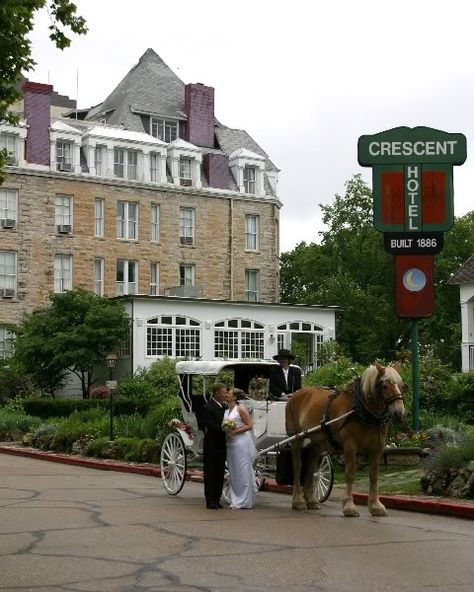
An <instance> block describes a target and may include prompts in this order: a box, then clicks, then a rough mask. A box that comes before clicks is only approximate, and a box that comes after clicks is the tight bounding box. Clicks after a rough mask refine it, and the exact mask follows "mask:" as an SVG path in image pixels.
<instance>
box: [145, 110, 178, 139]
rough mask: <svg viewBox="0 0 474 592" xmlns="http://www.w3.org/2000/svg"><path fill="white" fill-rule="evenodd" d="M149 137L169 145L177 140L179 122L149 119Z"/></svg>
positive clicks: (155, 118)
mask: <svg viewBox="0 0 474 592" xmlns="http://www.w3.org/2000/svg"><path fill="white" fill-rule="evenodd" d="M150 135H151V136H154V137H155V138H158V139H159V140H161V141H162V142H166V143H167V144H170V143H171V142H173V141H174V140H177V139H178V138H179V121H178V120H174V119H160V118H157V117H150Z"/></svg>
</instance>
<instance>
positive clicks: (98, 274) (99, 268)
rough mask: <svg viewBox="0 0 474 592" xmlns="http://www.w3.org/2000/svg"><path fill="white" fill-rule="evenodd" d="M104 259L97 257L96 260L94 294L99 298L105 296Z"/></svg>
mask: <svg viewBox="0 0 474 592" xmlns="http://www.w3.org/2000/svg"><path fill="white" fill-rule="evenodd" d="M104 269H105V264H104V258H103V257H95V259H94V292H95V293H96V294H98V295H99V296H103V295H104Z"/></svg>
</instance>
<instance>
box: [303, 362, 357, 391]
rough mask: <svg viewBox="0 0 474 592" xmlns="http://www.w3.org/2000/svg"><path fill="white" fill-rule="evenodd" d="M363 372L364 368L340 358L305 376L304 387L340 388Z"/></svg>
mask: <svg viewBox="0 0 474 592" xmlns="http://www.w3.org/2000/svg"><path fill="white" fill-rule="evenodd" d="M363 371H364V367H363V366H361V365H360V364H357V363H356V362H353V361H352V360H351V359H349V358H346V357H344V356H341V357H339V358H337V359H335V360H334V361H333V362H329V364H325V365H324V366H321V367H320V368H318V369H317V370H315V371H314V372H308V374H306V376H305V380H304V382H305V385H306V386H325V387H331V388H333V387H342V386H344V385H345V384H346V383H347V382H349V381H351V380H353V379H354V378H356V377H357V376H359V375H360V374H361V373H362V372H363Z"/></svg>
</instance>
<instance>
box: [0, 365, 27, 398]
mask: <svg viewBox="0 0 474 592" xmlns="http://www.w3.org/2000/svg"><path fill="white" fill-rule="evenodd" d="M32 390H33V384H32V382H31V380H30V378H29V377H28V376H25V375H24V374H23V373H22V372H21V371H20V370H19V369H18V368H17V367H16V365H15V364H14V363H13V361H12V360H11V359H10V358H5V359H3V358H1V359H0V405H3V404H5V403H7V402H8V401H9V400H10V399H14V398H15V397H17V396H24V395H27V394H28V393H31V391H32Z"/></svg>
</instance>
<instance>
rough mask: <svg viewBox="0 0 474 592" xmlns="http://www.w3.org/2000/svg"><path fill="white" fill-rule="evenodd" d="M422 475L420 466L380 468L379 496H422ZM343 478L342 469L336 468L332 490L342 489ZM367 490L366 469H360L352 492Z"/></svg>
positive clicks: (367, 474)
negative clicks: (399, 494) (395, 494)
mask: <svg viewBox="0 0 474 592" xmlns="http://www.w3.org/2000/svg"><path fill="white" fill-rule="evenodd" d="M422 475H423V469H422V468H421V466H419V465H417V466H415V467H414V466H400V467H393V466H390V467H386V468H381V469H380V473H379V494H380V495H383V494H392V493H403V494H407V495H417V494H422V493H423V491H422V489H421V485H420V477H421V476H422ZM344 483H345V477H344V471H343V469H342V467H336V469H335V473H334V488H335V489H342V488H343V487H344ZM368 488H369V472H368V468H364V469H360V470H358V471H357V473H356V480H355V485H354V490H355V491H356V492H358V493H367V491H368Z"/></svg>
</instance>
